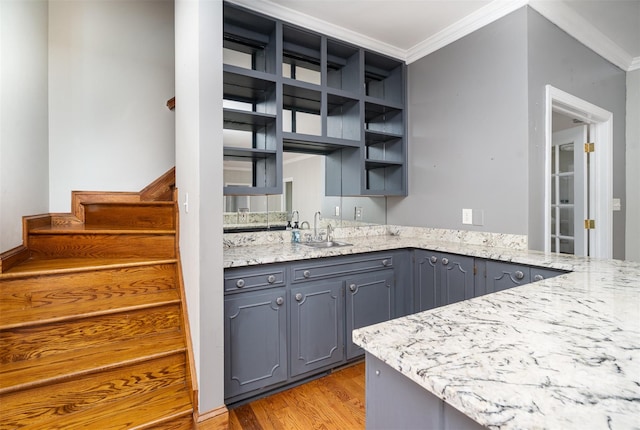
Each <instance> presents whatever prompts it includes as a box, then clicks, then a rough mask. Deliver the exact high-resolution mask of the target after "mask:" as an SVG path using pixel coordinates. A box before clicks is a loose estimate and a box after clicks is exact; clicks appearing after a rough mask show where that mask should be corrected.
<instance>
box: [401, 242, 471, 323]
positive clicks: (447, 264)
mask: <svg viewBox="0 0 640 430" xmlns="http://www.w3.org/2000/svg"><path fill="white" fill-rule="evenodd" d="M414 282H415V290H416V291H415V300H416V301H415V310H416V312H421V311H425V310H428V309H433V308H435V307H438V306H444V305H448V304H451V303H455V302H459V301H462V300H467V299H470V298H472V297H474V296H475V289H474V258H473V257H467V256H464V255H456V254H446V253H442V252H431V251H423V250H416V251H415V264H414Z"/></svg>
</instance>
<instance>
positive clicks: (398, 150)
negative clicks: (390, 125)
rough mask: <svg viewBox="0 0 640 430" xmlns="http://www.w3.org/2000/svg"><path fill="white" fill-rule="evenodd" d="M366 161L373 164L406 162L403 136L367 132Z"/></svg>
mask: <svg viewBox="0 0 640 430" xmlns="http://www.w3.org/2000/svg"><path fill="white" fill-rule="evenodd" d="M365 149H366V154H365V158H366V160H370V161H371V162H373V161H375V160H377V161H381V162H386V161H390V162H396V163H402V162H403V161H404V142H403V136H402V135H401V134H394V133H381V132H375V131H370V130H367V131H366V132H365Z"/></svg>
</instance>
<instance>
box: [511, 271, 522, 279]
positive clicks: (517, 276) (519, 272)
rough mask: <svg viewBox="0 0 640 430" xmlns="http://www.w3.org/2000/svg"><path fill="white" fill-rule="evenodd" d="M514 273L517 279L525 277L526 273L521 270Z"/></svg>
mask: <svg viewBox="0 0 640 430" xmlns="http://www.w3.org/2000/svg"><path fill="white" fill-rule="evenodd" d="M513 275H514V276H515V277H516V279H522V278H524V273H523V272H522V271H521V270H516V271H515V272H514V274H513Z"/></svg>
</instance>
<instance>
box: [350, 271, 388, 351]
mask: <svg viewBox="0 0 640 430" xmlns="http://www.w3.org/2000/svg"><path fill="white" fill-rule="evenodd" d="M345 285H346V327H347V338H346V354H347V360H350V359H352V358H355V357H358V356H360V355H363V354H364V350H363V349H362V348H360V347H359V346H357V345H355V344H354V343H353V342H352V340H351V339H352V338H351V332H352V331H353V330H354V329H356V328H360V327H365V326H368V325H372V324H377V323H379V322H382V321H388V320H390V319H391V318H393V316H394V306H395V303H394V296H395V291H394V290H395V282H394V276H393V270H391V269H387V270H378V271H376V272H371V273H368V274H365V275H358V276H354V277H352V278H347V279H346V281H345Z"/></svg>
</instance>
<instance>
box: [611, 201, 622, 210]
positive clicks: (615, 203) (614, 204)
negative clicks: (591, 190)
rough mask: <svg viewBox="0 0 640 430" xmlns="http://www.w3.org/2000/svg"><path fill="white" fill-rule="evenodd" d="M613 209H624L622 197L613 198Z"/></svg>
mask: <svg viewBox="0 0 640 430" xmlns="http://www.w3.org/2000/svg"><path fill="white" fill-rule="evenodd" d="M613 210H614V211H619V210H622V206H621V204H620V199H613Z"/></svg>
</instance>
